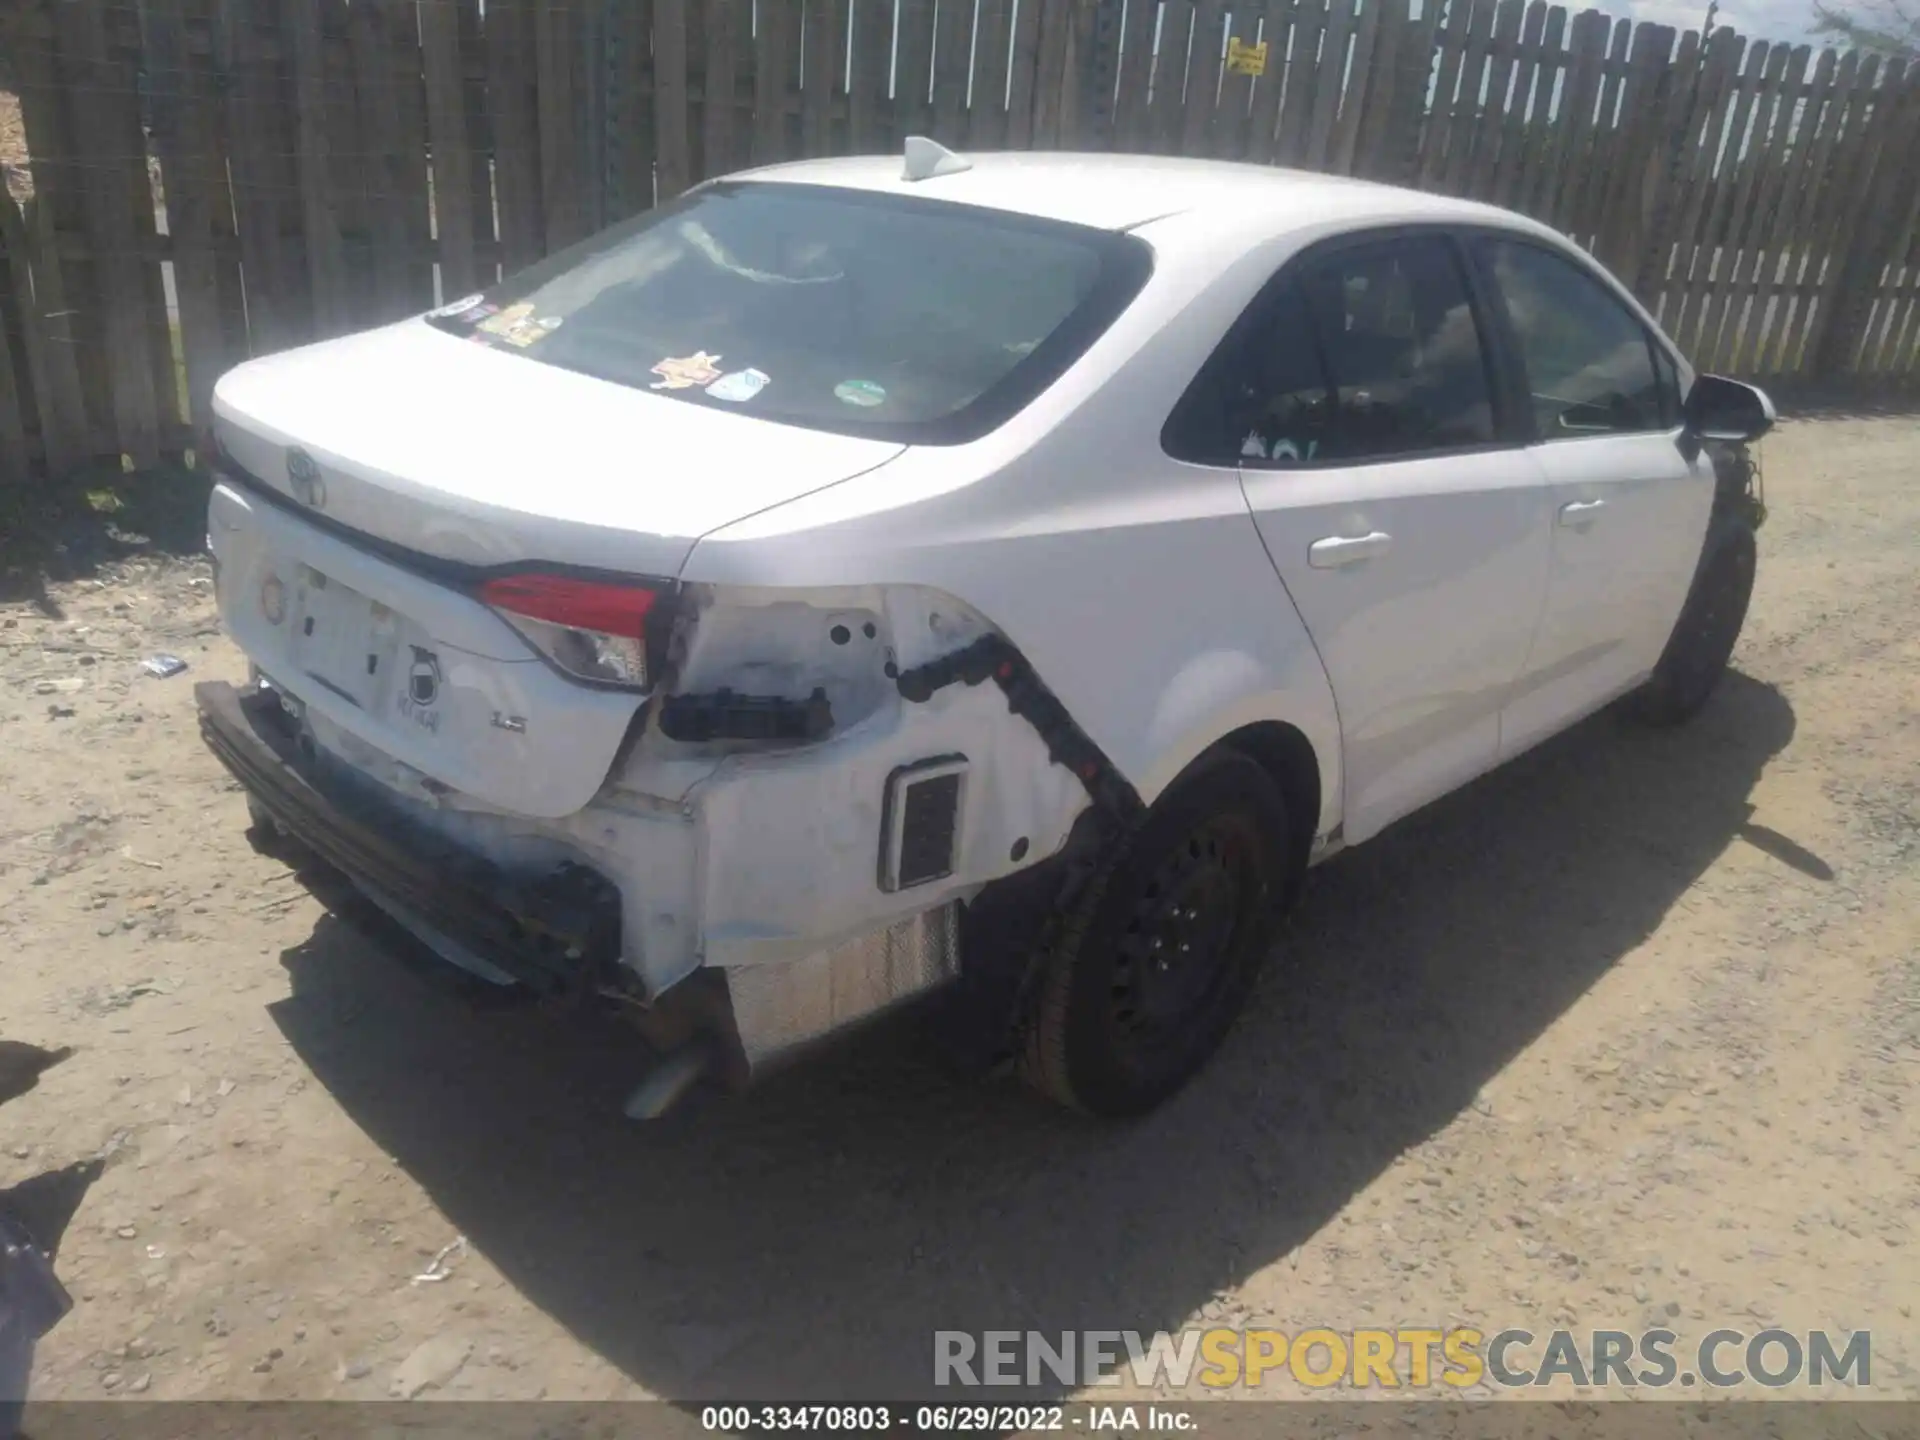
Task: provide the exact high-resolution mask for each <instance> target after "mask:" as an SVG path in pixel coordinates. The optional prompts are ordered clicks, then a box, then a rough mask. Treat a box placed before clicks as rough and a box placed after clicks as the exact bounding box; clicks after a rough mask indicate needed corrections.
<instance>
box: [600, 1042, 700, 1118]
mask: <svg viewBox="0 0 1920 1440" xmlns="http://www.w3.org/2000/svg"><path fill="white" fill-rule="evenodd" d="M715 1058H716V1057H715V1051H714V1049H713V1047H712V1046H711V1045H707V1044H700V1043H697V1042H696V1043H694V1044H691V1045H688V1046H686V1047H685V1048H684V1049H681V1050H676V1051H674V1052H673V1054H671V1055H667V1056H663V1057H662V1058H661V1059H660V1060H658V1061H657V1062H655V1064H654V1066H653V1068H652V1069H651V1070H649V1071H648V1072H647V1073H646V1076H645V1078H643V1079H642V1080H641V1081H640V1083H639V1084H638V1085H636V1086H634V1087H633V1092H632V1093H631V1094H630V1095H628V1096H627V1103H626V1104H625V1105H624V1106H623V1107H621V1108H622V1109H623V1110H624V1111H625V1113H626V1115H627V1118H628V1119H630V1120H658V1119H659V1118H660V1117H661V1116H662V1115H665V1114H666V1113H667V1112H668V1111H669V1110H671V1109H673V1107H674V1106H675V1105H678V1104H679V1103H680V1102H681V1100H683V1099H685V1098H686V1094H687V1092H688V1091H689V1090H691V1089H693V1087H694V1086H695V1085H697V1084H699V1083H700V1082H701V1081H702V1080H703V1079H705V1078H706V1077H707V1075H708V1074H709V1073H711V1071H712V1070H713V1068H714V1060H715Z"/></svg>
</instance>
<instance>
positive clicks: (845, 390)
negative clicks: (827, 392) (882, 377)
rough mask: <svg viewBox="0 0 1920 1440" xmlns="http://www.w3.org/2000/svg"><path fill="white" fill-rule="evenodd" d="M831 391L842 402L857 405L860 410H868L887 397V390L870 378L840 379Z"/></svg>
mask: <svg viewBox="0 0 1920 1440" xmlns="http://www.w3.org/2000/svg"><path fill="white" fill-rule="evenodd" d="M833 393H834V395H835V396H837V397H838V398H839V399H840V400H841V401H842V402H843V403H845V404H848V405H858V406H859V407H860V408H861V409H862V410H870V409H872V408H873V407H874V406H875V405H879V404H881V403H882V402H884V401H885V400H886V398H887V392H886V391H885V390H884V389H882V388H881V387H880V386H878V385H876V384H874V383H873V381H871V380H842V381H841V382H840V383H839V384H838V385H836V386H834V387H833Z"/></svg>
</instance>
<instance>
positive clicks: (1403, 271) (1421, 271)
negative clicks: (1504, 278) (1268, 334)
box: [1302, 235, 1495, 462]
mask: <svg viewBox="0 0 1920 1440" xmlns="http://www.w3.org/2000/svg"><path fill="white" fill-rule="evenodd" d="M1302 289H1303V291H1304V293H1305V295H1306V299H1307V307H1308V310H1309V311H1310V313H1311V314H1312V316H1313V324H1314V332H1315V334H1316V335H1317V336H1318V337H1319V341H1320V347H1321V351H1322V353H1323V355H1324V357H1325V362H1326V367H1327V378H1328V380H1329V381H1330V382H1331V384H1332V386H1333V394H1334V411H1333V422H1332V425H1331V427H1330V429H1329V432H1328V435H1327V438H1326V444H1325V446H1324V448H1323V451H1322V454H1323V455H1324V457H1325V458H1326V459H1328V460H1337V461H1349V462H1351V461H1361V460H1378V459H1390V458H1394V457H1400V456H1413V455H1431V454H1438V453H1443V452H1445V451H1449V450H1464V449H1471V448H1474V447H1476V446H1482V445H1490V444H1492V443H1493V442H1494V438H1495V430H1494V414H1493V387H1492V382H1491V380H1490V379H1489V375H1488V369H1487V353H1486V347H1485V346H1484V345H1483V344H1482V343H1481V339H1480V331H1479V327H1478V326H1477V324H1476V323H1475V321H1474V315H1473V306H1472V304H1471V303H1470V302H1469V300H1468V298H1467V286H1466V277H1465V275H1464V274H1463V273H1462V271H1461V268H1460V263H1459V260H1458V259H1457V257H1456V255H1455V253H1454V248H1453V244H1452V242H1451V241H1449V240H1447V239H1446V238H1445V237H1443V236H1438V235H1417V236H1410V237H1406V238H1399V239H1392V240H1381V241H1376V242H1371V243H1367V244H1363V245H1355V246H1352V247H1349V248H1342V249H1340V250H1337V251H1335V252H1334V253H1333V254H1332V255H1329V256H1327V257H1325V258H1324V259H1322V260H1319V261H1316V262H1315V263H1314V264H1313V265H1312V266H1310V268H1309V269H1308V270H1307V272H1306V273H1305V275H1304V276H1303V277H1302Z"/></svg>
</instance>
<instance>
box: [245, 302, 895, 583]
mask: <svg viewBox="0 0 1920 1440" xmlns="http://www.w3.org/2000/svg"><path fill="white" fill-rule="evenodd" d="M213 406H214V414H215V417H216V421H217V422H219V423H220V433H221V437H222V439H223V440H224V442H225V443H226V446H227V449H228V451H229V452H230V453H231V455H232V457H233V459H234V461H235V462H237V463H238V464H239V465H241V466H242V467H244V468H245V469H246V470H248V471H250V472H251V473H252V474H254V475H255V476H258V477H259V478H260V479H261V480H263V481H265V482H266V483H267V484H269V485H272V486H274V487H276V488H279V489H281V490H283V491H284V490H285V488H286V450H287V447H288V446H290V445H298V446H300V447H301V448H303V449H305V450H306V451H307V452H308V453H309V454H311V455H312V456H313V458H314V460H315V461H316V462H317V463H318V465H319V467H320V471H321V475H322V477H323V479H324V482H325V486H326V503H325V508H324V513H325V514H326V516H327V518H328V519H329V520H331V521H334V522H335V523H337V524H340V525H344V526H346V527H348V528H349V529H352V530H357V531H359V532H361V533H362V534H366V535H372V536H375V537H377V538H379V539H382V540H390V541H392V542H394V543H395V544H398V545H404V546H406V547H407V548H409V549H411V550H416V551H419V552H420V553H422V554H425V555H432V556H437V557H439V558H441V559H446V560H454V561H460V562H464V563H467V564H473V565H501V564H509V563H513V562H516V561H525V560H547V561H566V562H568V563H571V564H574V565H580V566H589V567H595V568H601V569H609V570H618V571H622V572H624V573H628V574H635V575H656V576H667V577H670V576H672V575H674V574H676V573H677V572H678V571H679V569H680V566H681V563H682V562H683V561H684V560H685V559H686V555H687V552H688V550H690V549H691V548H692V547H693V542H694V541H695V540H697V539H698V538H699V537H700V536H701V535H703V534H705V533H706V532H707V531H709V530H712V529H713V528H714V527H715V526H718V525H724V524H726V523H727V522H728V521H729V520H737V519H739V518H741V517H742V516H744V515H750V514H752V513H753V512H754V511H756V510H760V509H764V508H765V507H766V506H768V505H774V504H778V503H779V502H780V501H782V500H788V499H792V498H793V497H794V496H796V495H802V494H805V493H806V492H807V491H808V490H811V489H814V488H816V487H818V486H821V485H830V484H832V483H833V482H835V481H837V480H843V479H845V478H846V477H847V476H849V475H856V474H858V473H859V472H861V471H862V470H868V469H871V468H873V467H874V466H876V465H882V464H885V463H886V461H887V460H889V459H891V458H892V457H893V456H895V455H897V454H899V453H900V449H901V447H900V446H899V445H897V444H890V443H887V442H884V441H879V440H869V439H862V438H858V437H853V436H847V435H830V434H825V433H823V432H821V431H817V430H803V429H800V428H798V427H796V426H792V425H778V424H770V423H768V422H766V421H764V420H755V419H753V418H752V417H750V416H747V415H743V414H736V413H733V412H730V411H724V410H718V409H703V408H701V407H699V406H696V405H685V404H681V403H680V402H678V401H675V400H671V399H668V398H665V397H663V396H659V395H652V394H649V393H648V392H647V391H645V390H642V389H633V388H631V387H629V386H625V385H616V384H613V383H612V382H611V381H606V380H598V379H594V378H592V377H591V376H586V375H579V374H575V373H573V372H571V371H567V370H560V369H556V368H555V367H553V366H551V365H536V364H530V363H528V362H526V361H525V360H522V359H521V358H520V357H519V356H517V355H504V354H501V353H500V352H499V351H496V350H490V349H488V348H487V347H485V346H481V345H470V344H468V343H466V342H465V341H463V340H461V339H459V338H457V337H455V336H452V335H448V334H445V333H444V332H442V331H439V330H436V329H434V328H433V327H432V326H431V325H428V324H426V323H425V322H424V321H422V320H417V319H416V320H407V321H403V322H401V323H400V324H397V325H387V326H383V327H381V328H380V329H378V330H369V331H366V332H364V333H362V334H358V335H347V336H344V337H342V338H341V339H338V340H327V341H323V342H321V343H320V344H318V345H307V346H303V347H301V348H300V349H297V350H289V351H285V352H283V353H281V354H278V355H269V356H266V357H265V358H263V359H259V360H251V361H249V362H247V363H246V364H244V365H241V366H239V367H237V368H236V369H233V370H230V371H228V372H227V373H226V374H225V375H224V376H222V377H221V379H220V382H219V384H218V385H217V386H216V387H215V389H214V395H213Z"/></svg>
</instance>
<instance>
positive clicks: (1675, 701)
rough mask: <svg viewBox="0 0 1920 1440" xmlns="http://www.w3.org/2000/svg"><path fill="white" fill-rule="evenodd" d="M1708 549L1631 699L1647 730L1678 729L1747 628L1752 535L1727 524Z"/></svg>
mask: <svg viewBox="0 0 1920 1440" xmlns="http://www.w3.org/2000/svg"><path fill="white" fill-rule="evenodd" d="M1708 543H1709V544H1710V545H1711V546H1712V549H1711V551H1710V552H1709V554H1708V555H1707V557H1706V559H1705V561H1704V562H1703V563H1702V564H1701V567H1700V573H1699V574H1698V575H1696V576H1695V577H1694V582H1693V589H1692V591H1690V592H1689V593H1688V595H1687V603H1686V604H1685V605H1684V606H1682V607H1681V609H1680V618H1679V620H1678V621H1676V622H1675V624H1674V627H1673V634H1672V636H1670V637H1669V638H1668V640H1667V648H1666V650H1665V651H1664V652H1662V654H1661V656H1660V663H1659V664H1657V665H1656V666H1654V670H1653V676H1652V678H1651V679H1649V680H1648V681H1647V683H1646V684H1645V685H1644V686H1642V687H1641V689H1640V690H1639V692H1638V693H1637V694H1636V695H1635V697H1634V706H1633V709H1634V713H1635V715H1636V716H1638V718H1639V719H1641V720H1642V721H1644V722H1646V723H1647V724H1649V725H1660V726H1667V725H1679V724H1682V723H1684V722H1685V721H1687V720H1690V719H1692V718H1693V717H1694V716H1695V715H1697V714H1698V713H1699V712H1700V709H1701V707H1702V706H1704V705H1705V704H1706V703H1707V701H1708V699H1709V698H1710V697H1711V696H1712V694H1713V691H1714V687H1715V686H1717V685H1718V684H1719V683H1720V677H1721V676H1722V675H1724V674H1725V673H1726V669H1727V662H1728V661H1729V660H1731V659H1732V658H1733V647H1734V645H1735V644H1736V643H1737V642H1738V641H1739V639H1740V627H1741V626H1742V625H1744V624H1745V623H1746V618H1747V605H1748V603H1749V602H1750V601H1751V600H1752V599H1753V578H1754V573H1755V569H1756V567H1757V565H1758V563H1759V546H1758V544H1757V543H1756V541H1755V539H1754V534H1753V530H1752V529H1751V528H1750V527H1749V526H1747V525H1745V524H1741V523H1731V524H1727V525H1725V526H1724V528H1721V529H1719V531H1718V533H1717V534H1714V533H1712V532H1710V533H1709V542H1708Z"/></svg>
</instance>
